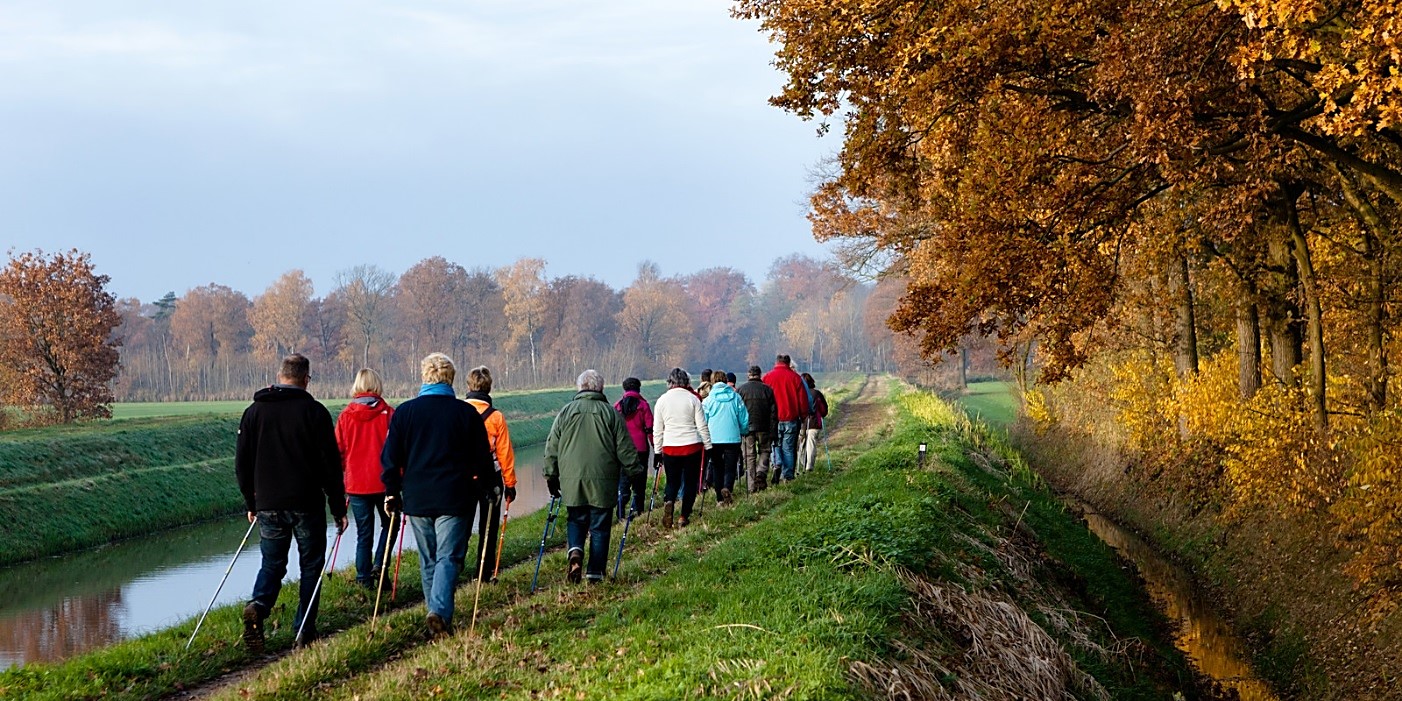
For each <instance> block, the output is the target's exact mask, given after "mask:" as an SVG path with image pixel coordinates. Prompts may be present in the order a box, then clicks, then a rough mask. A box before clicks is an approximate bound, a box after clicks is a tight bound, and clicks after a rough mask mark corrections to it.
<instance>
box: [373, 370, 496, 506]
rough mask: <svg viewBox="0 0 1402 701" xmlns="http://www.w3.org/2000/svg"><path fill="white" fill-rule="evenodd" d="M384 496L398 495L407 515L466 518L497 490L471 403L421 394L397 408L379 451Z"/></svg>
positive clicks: (483, 429) (487, 444)
mask: <svg viewBox="0 0 1402 701" xmlns="http://www.w3.org/2000/svg"><path fill="white" fill-rule="evenodd" d="M380 465H381V466H382V467H383V468H384V472H383V473H382V474H381V478H382V479H383V481H384V483H385V494H387V495H389V496H400V495H401V493H402V495H403V498H404V501H403V504H404V513H407V514H409V515H410V516H470V515H472V513H473V510H474V509H475V508H476V507H477V503H478V501H480V500H481V499H483V498H484V497H486V496H488V495H489V494H492V493H493V491H494V490H496V489H500V488H501V473H499V472H497V471H496V468H495V466H494V465H493V463H492V445H491V442H490V441H489V440H488V438H487V424H486V423H484V422H483V420H482V416H481V415H480V414H478V413H477V409H476V408H475V407H473V406H472V405H471V404H468V403H467V402H465V401H463V400H461V399H458V398H457V397H451V396H447V395H424V396H420V397H416V398H414V399H410V400H409V401H407V402H404V403H403V404H400V405H399V408H398V409H395V411H394V417H393V418H391V419H390V420H389V437H388V438H386V439H385V449H384V452H382V453H380Z"/></svg>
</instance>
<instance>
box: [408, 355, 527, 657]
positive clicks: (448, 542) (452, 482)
mask: <svg viewBox="0 0 1402 701" xmlns="http://www.w3.org/2000/svg"><path fill="white" fill-rule="evenodd" d="M419 366H420V370H421V372H422V375H423V386H422V387H421V388H420V389H419V395H418V396H417V397H415V398H413V399H410V400H409V401H407V402H404V403H403V404H401V405H399V408H398V409H396V410H395V412H394V417H393V418H391V419H390V422H389V436H388V437H387V438H386V439H385V448H384V452H383V453H381V455H380V463H381V465H382V466H383V467H384V473H383V474H382V475H381V477H382V478H383V480H384V483H385V508H386V509H388V510H390V511H397V510H398V509H399V508H400V504H401V503H402V504H403V509H404V513H406V514H408V516H409V525H410V526H412V527H413V529H414V539H415V540H416V541H417V542H418V546H419V561H420V567H419V572H420V576H421V577H422V579H423V590H424V601H425V602H426V603H427V605H428V619H427V626H428V632H429V635H430V636H431V637H435V638H436V637H440V636H443V635H449V634H451V633H452V632H453V589H454V588H455V587H456V586H457V579H458V573H459V572H461V571H462V568H463V561H464V558H465V556H466V553H467V541H468V538H469V537H470V536H471V535H472V521H473V514H474V513H476V509H477V507H478V506H479V505H482V504H487V503H492V504H495V503H496V501H497V497H498V496H500V494H501V489H502V481H501V473H499V472H497V471H496V468H495V466H494V465H493V464H492V446H491V442H490V441H489V440H488V439H487V425H486V424H485V423H484V422H483V421H482V416H481V415H480V414H478V413H477V409H476V408H474V407H473V406H472V405H471V404H468V403H467V402H465V401H462V400H460V399H458V398H457V397H455V396H454V395H453V378H454V376H455V375H456V369H455V368H454V367H453V361H452V360H451V359H449V358H448V356H446V355H444V354H442V353H431V354H429V355H428V356H427V357H425V358H424V359H423V361H422V362H421V363H420V364H419ZM483 508H485V506H484V507H483Z"/></svg>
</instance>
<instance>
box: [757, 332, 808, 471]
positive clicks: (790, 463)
mask: <svg viewBox="0 0 1402 701" xmlns="http://www.w3.org/2000/svg"><path fill="white" fill-rule="evenodd" d="M764 384H766V385H769V388H770V389H772V390H774V403H775V405H776V406H777V407H778V419H779V425H778V428H777V430H776V432H775V433H776V434H777V438H778V442H779V462H780V473H781V475H782V477H783V480H784V481H785V482H792V481H793V478H794V465H795V463H796V462H797V458H798V427H799V425H800V424H801V423H802V422H803V420H804V419H806V418H808V391H807V390H806V389H804V384H803V378H802V377H799V376H798V373H796V372H794V370H793V368H791V367H789V356H787V355H784V354H783V353H780V354H779V355H777V356H775V359H774V368H773V369H772V370H770V371H769V372H768V373H766V374H765V375H764Z"/></svg>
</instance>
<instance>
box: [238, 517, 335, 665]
mask: <svg viewBox="0 0 1402 701" xmlns="http://www.w3.org/2000/svg"><path fill="white" fill-rule="evenodd" d="M258 538H259V540H260V542H259V543H258V549H259V550H260V551H261V552H262V555H263V565H262V567H261V568H259V570H258V578H257V579H256V580H254V582H253V603H255V604H257V605H258V608H259V609H260V610H261V612H262V614H263V615H265V616H266V615H267V614H268V613H269V612H271V611H272V610H273V605H274V604H276V603H277V595H278V593H280V592H281V591H282V578H283V577H285V576H286V575H287V553H288V551H289V550H290V549H291V548H292V539H293V538H296V539H297V553H298V556H299V557H298V564H299V565H300V566H301V576H302V581H301V583H300V589H299V594H300V596H299V599H298V602H297V617H296V618H295V619H293V621H292V634H293V635H296V634H297V630H298V629H299V628H301V627H302V618H303V616H306V617H308V622H307V628H306V630H304V631H303V632H302V640H303V642H311V641H312V640H313V639H315V638H316V609H317V603H318V602H316V601H313V600H312V592H313V591H315V590H316V582H317V579H318V578H320V577H321V568H322V567H324V566H325V565H326V514H325V512H322V511H316V512H307V511H259V512H258ZM317 598H318V599H319V598H321V597H320V596H317Z"/></svg>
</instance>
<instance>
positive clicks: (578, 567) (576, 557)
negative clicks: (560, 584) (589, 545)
mask: <svg viewBox="0 0 1402 701" xmlns="http://www.w3.org/2000/svg"><path fill="white" fill-rule="evenodd" d="M583 575H584V551H583V550H571V551H570V570H569V574H568V576H566V577H565V579H566V580H567V581H569V583H570V584H579V579H580V577H582V576H583Z"/></svg>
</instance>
